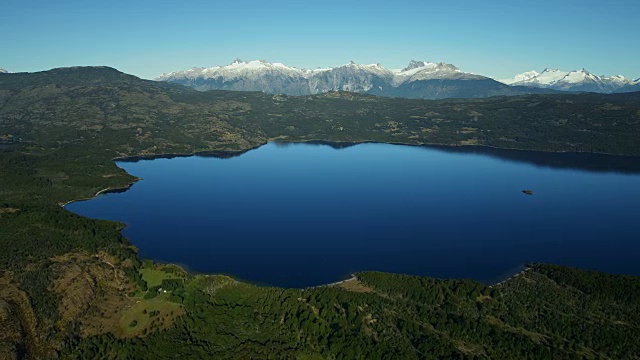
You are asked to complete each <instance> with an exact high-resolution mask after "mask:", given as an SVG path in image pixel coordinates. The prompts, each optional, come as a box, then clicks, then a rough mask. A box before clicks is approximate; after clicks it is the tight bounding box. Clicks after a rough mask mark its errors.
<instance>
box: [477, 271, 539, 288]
mask: <svg viewBox="0 0 640 360" xmlns="http://www.w3.org/2000/svg"><path fill="white" fill-rule="evenodd" d="M531 269H532V267H530V266H525V268H524V269H522V270H520V271H518V272H517V273H515V274H513V275H511V276H509V277H508V278H506V279H504V280H502V281H499V282H497V283H495V284H493V285H488V287H490V288H493V287H496V286H500V285H503V284H505V283H507V282H509V281H511V280H513V279H515V278H517V277H519V276H520V275H523V274H524V273H526V272H527V271H529V270H531Z"/></svg>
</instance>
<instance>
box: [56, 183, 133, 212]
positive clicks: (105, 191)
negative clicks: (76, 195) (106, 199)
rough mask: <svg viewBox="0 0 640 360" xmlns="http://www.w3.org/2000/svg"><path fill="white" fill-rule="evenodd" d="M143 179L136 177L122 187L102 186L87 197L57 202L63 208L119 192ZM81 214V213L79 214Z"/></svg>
mask: <svg viewBox="0 0 640 360" xmlns="http://www.w3.org/2000/svg"><path fill="white" fill-rule="evenodd" d="M140 180H143V179H142V178H139V177H136V178H135V179H134V180H133V181H132V182H130V183H129V184H127V185H125V186H122V187H107V188H104V189H102V190H98V192H96V193H95V194H94V195H93V196H91V197H88V198H81V199H74V200H69V201H67V202H65V203H58V205H60V207H62V208H63V209H64V208H65V206H67V205H69V204H72V203H74V202H78V201H87V200H91V199H94V198H96V197H98V196H99V195H101V194H109V193H119V192H125V191H127V190H129V189H130V188H131V187H132V186H133V185H134V184H135V183H137V182H138V181H140ZM80 216H82V215H80Z"/></svg>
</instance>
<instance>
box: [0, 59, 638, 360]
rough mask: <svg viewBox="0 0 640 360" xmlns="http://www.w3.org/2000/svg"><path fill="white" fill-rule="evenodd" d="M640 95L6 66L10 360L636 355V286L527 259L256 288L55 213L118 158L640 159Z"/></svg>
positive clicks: (2, 237) (3, 140) (3, 183)
mask: <svg viewBox="0 0 640 360" xmlns="http://www.w3.org/2000/svg"><path fill="white" fill-rule="evenodd" d="M639 135H640V93H628V94H615V95H602V94H567V95H557V94H552V95H548V94H547V95H526V96H518V97H508V98H507V97H495V98H488V99H451V100H438V101H429V100H411V99H395V98H378V97H375V96H370V95H362V94H353V93H345V92H337V93H327V94H322V95H315V96H305V97H289V96H282V95H266V94H262V93H244V92H227V91H210V92H196V91H194V90H191V89H188V88H186V87H183V86H179V85H172V84H166V83H159V82H153V81H146V80H141V79H138V78H136V77H133V76H130V75H127V74H123V73H121V72H118V71H117V70H114V69H111V68H103V67H88V68H82V67H80V68H65V69H54V70H51V71H47V72H41V73H31V74H26V73H24V74H20V73H18V74H0V168H2V171H1V172H0V246H1V248H2V251H0V329H3V331H2V332H0V358H3V359H4V358H8V359H11V358H28V359H51V358H71V359H74V358H75V359H85V358H114V359H116V358H117V359H121V358H131V359H134V358H162V357H178V356H180V357H182V358H207V357H209V358H302V359H336V358H345V359H351V358H363V359H372V358H410V359H412V358H425V359H431V358H454V359H455V358H460V359H465V358H469V359H473V358H501V359H502V358H513V359H523V358H531V359H540V358H594V359H596V358H611V359H622V358H631V359H632V358H638V357H639V355H638V354H640V349H639V347H640V342H638V341H637V339H639V338H640V333H639V332H640V328H639V326H638V324H639V323H640V322H639V321H638V320H640V319H638V317H639V315H638V314H640V311H638V310H640V309H638V305H639V304H640V303H639V302H638V300H637V299H638V296H639V295H640V294H639V292H640V279H638V278H636V277H628V276H622V275H607V274H601V273H595V272H586V271H581V270H576V269H569V268H564V267H559V266H553V265H542V264H532V265H530V267H529V268H528V270H526V271H525V272H523V273H522V274H521V275H520V276H518V277H515V278H514V279H512V280H509V281H507V282H506V283H504V284H501V285H498V286H494V287H487V286H485V285H483V284H480V283H476V282H472V281H466V280H437V279H430V278H424V277H413V276H404V275H392V274H383V273H373V272H364V273H359V274H356V277H354V278H353V279H351V280H350V281H347V282H345V283H344V284H342V285H341V286H333V287H320V288H315V289H307V290H300V289H280V288H269V287H257V286H253V285H249V284H245V283H242V282H238V281H236V280H234V279H231V278H228V277H224V276H215V275H211V276H205V275H192V274H188V273H186V272H184V271H183V270H181V269H180V268H178V267H175V266H172V265H159V264H154V263H152V262H150V261H142V259H139V258H138V256H137V254H136V249H135V247H133V246H131V244H130V243H129V242H128V241H127V239H125V238H124V237H123V236H122V235H121V233H120V230H121V229H122V226H123V224H119V223H115V222H110V221H101V220H93V219H87V218H83V217H81V216H78V215H75V214H73V213H70V212H68V211H66V210H64V208H62V207H61V205H63V204H64V203H66V202H68V201H71V200H75V199H81V198H89V197H92V196H94V195H95V194H96V192H98V191H101V190H104V189H117V188H126V187H127V186H129V185H130V184H131V183H133V182H135V181H136V180H137V179H136V178H134V177H132V176H131V175H129V174H126V173H125V172H124V171H123V170H122V169H120V168H118V167H116V166H115V164H114V162H113V159H114V158H122V157H134V156H157V155H171V154H173V155H188V154H193V153H198V152H213V153H215V154H217V155H225V156H232V155H233V154H237V153H239V152H242V151H246V150H249V149H251V148H253V147H256V146H259V145H261V144H264V143H265V142H267V141H270V140H276V139H277V140H278V141H310V140H327V141H344V142H352V143H354V142H363V141H379V142H389V143H404V144H413V145H423V144H442V145H456V146H459V145H484V146H494V147H503V148H515V149H528V150H543V151H575V152H598V153H611V154H621V155H640V136H639Z"/></svg>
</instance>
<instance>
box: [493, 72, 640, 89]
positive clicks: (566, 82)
mask: <svg viewBox="0 0 640 360" xmlns="http://www.w3.org/2000/svg"><path fill="white" fill-rule="evenodd" d="M500 81H501V82H503V83H505V84H508V85H515V86H535V87H539V88H548V89H554V90H560V91H590V92H599V93H612V92H614V91H616V90H618V89H620V88H623V87H625V86H626V85H629V84H631V83H632V82H633V81H632V80H630V79H627V78H625V77H624V76H622V75H616V76H605V75H601V76H598V75H594V74H592V73H590V72H588V71H587V70H585V69H582V70H573V71H562V70H558V69H544V71H542V72H541V73H538V72H537V71H535V70H532V71H527V72H524V73H522V74H518V75H516V76H514V77H513V78H509V79H503V80H500Z"/></svg>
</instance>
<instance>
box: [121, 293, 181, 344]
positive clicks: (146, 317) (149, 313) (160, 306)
mask: <svg viewBox="0 0 640 360" xmlns="http://www.w3.org/2000/svg"><path fill="white" fill-rule="evenodd" d="M183 313H184V309H183V307H182V305H180V304H176V303H172V302H170V301H168V300H167V299H166V295H161V296H158V297H157V298H154V299H150V300H144V299H141V300H137V301H136V303H135V304H133V305H132V306H131V307H130V308H128V309H126V310H124V312H123V313H122V315H121V316H120V319H119V321H118V332H119V333H120V334H119V335H121V336H127V337H132V336H141V335H145V334H147V333H148V332H149V331H150V330H151V329H158V328H162V329H166V328H168V327H169V326H170V325H171V324H172V323H173V321H174V320H175V319H176V318H177V317H179V316H180V315H182V314H183Z"/></svg>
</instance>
